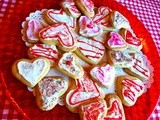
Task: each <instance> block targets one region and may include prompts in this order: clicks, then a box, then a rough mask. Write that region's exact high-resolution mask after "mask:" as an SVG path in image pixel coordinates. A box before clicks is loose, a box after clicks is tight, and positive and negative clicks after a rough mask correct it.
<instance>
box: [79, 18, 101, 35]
mask: <svg viewBox="0 0 160 120" xmlns="http://www.w3.org/2000/svg"><path fill="white" fill-rule="evenodd" d="M79 27H80V30H79V32H80V34H81V35H82V36H88V37H93V36H95V35H98V34H100V33H101V28H100V26H99V25H98V24H96V23H93V21H92V20H91V18H88V17H87V16H81V17H80V19H79Z"/></svg>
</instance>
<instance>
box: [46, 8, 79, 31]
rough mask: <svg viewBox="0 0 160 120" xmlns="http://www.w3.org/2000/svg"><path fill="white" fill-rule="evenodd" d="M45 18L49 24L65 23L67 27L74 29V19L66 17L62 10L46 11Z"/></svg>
mask: <svg viewBox="0 0 160 120" xmlns="http://www.w3.org/2000/svg"><path fill="white" fill-rule="evenodd" d="M46 18H47V21H48V22H49V23H50V24H53V23H66V24H67V25H68V26H69V27H71V28H73V29H75V27H76V19H75V18H73V17H71V16H69V15H67V14H66V12H65V11H64V10H63V9H60V10H54V9H50V10H47V11H46Z"/></svg>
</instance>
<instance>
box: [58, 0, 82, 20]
mask: <svg viewBox="0 0 160 120" xmlns="http://www.w3.org/2000/svg"><path fill="white" fill-rule="evenodd" d="M60 5H61V7H62V8H63V9H64V11H65V12H66V13H67V14H68V15H71V16H72V17H74V18H78V17H79V16H80V15H81V13H80V11H79V10H78V9H77V7H76V5H75V2H74V0H63V1H62V2H61V3H60Z"/></svg>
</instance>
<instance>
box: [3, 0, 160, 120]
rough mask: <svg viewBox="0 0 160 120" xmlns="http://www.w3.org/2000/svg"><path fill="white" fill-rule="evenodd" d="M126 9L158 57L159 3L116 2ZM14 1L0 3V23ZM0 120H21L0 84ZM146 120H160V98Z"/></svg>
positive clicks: (145, 0) (150, 0)
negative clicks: (148, 36)
mask: <svg viewBox="0 0 160 120" xmlns="http://www.w3.org/2000/svg"><path fill="white" fill-rule="evenodd" d="M116 1H117V2H119V3H120V4H122V5H123V6H125V7H127V9H128V10H130V11H131V12H132V13H133V14H134V15H136V16H137V18H138V19H139V20H140V21H141V22H142V23H143V24H144V26H145V28H146V29H147V30H148V31H149V33H150V34H151V36H152V38H153V41H154V43H155V45H156V48H157V51H158V53H159V55H160V1H159V0H132V1H130V0H116ZM15 4H16V0H2V1H0V22H1V21H2V17H3V16H4V14H5V12H6V11H7V12H12V9H13V8H14V6H15ZM0 119H2V120H5V119H14V120H17V119H22V117H21V115H19V114H18V112H17V111H16V110H15V109H14V107H13V106H12V104H11V103H10V102H9V100H8V99H7V97H6V96H5V93H3V92H2V86H1V84H0ZM148 120H160V97H159V99H158V100H157V104H156V105H155V108H154V110H153V112H152V113H151V115H150V117H149V118H148Z"/></svg>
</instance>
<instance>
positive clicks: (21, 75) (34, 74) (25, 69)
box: [12, 58, 50, 87]
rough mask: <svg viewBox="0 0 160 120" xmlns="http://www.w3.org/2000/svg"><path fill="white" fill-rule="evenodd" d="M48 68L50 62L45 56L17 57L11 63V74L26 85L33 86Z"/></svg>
mask: <svg viewBox="0 0 160 120" xmlns="http://www.w3.org/2000/svg"><path fill="white" fill-rule="evenodd" d="M49 69H50V62H49V60H48V59H46V58H36V59H33V60H28V59H19V60H17V61H15V62H14V63H13V65H12V73H13V75H14V76H15V77H16V78H17V79H18V80H20V81H21V82H22V83H24V84H25V85H27V86H28V87H34V86H35V85H36V84H37V83H38V82H39V81H40V80H41V79H42V78H43V77H44V76H45V75H46V74H47V73H48V71H49Z"/></svg>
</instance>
